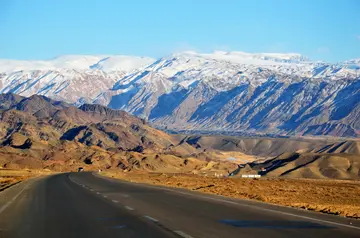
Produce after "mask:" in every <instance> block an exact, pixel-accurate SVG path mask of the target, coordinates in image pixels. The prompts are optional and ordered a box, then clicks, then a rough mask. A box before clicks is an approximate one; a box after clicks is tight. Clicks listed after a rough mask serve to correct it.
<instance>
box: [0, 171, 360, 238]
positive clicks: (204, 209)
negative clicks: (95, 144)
mask: <svg viewBox="0 0 360 238" xmlns="http://www.w3.org/2000/svg"><path fill="white" fill-rule="evenodd" d="M0 237H1V238H12V237H15V238H17V237H21V238H23V237H36V238H43V237H44V238H45V237H46V238H53V237H54V238H56V237H61V238H64V237H66V238H70V237H76V238H79V237H89V238H93V237H101V238H106V237H125V238H126V237H141V238H146V237H159V238H162V237H185V238H191V237H193V238H201V237H203V238H222V237H224V238H225V237H226V238H227V237H291V238H296V237H301V238H306V237H319V238H320V237H326V238H329V237H360V221H356V220H351V219H346V218H342V217H337V216H331V215H324V214H319V213H314V212H309V211H304V210H298V209H292V208H286V207H281V206H275V205H269V204H265V203H259V202H254V201H245V200H239V199H231V198H224V197H220V196H215V195H205V194H201V193H197V192H191V191H187V190H182V189H172V188H164V187H154V186H149V185H142V184H133V183H128V182H122V181H118V180H113V179H109V178H103V177H101V176H99V175H96V174H92V173H69V174H59V175H54V176H50V177H46V178H42V179H33V180H29V181H26V182H23V183H20V184H17V185H15V186H13V187H11V188H9V189H7V190H5V191H3V192H0Z"/></svg>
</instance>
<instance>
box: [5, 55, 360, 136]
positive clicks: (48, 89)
mask: <svg viewBox="0 0 360 238" xmlns="http://www.w3.org/2000/svg"><path fill="white" fill-rule="evenodd" d="M77 57H80V58H81V60H79V61H81V62H83V61H82V60H83V58H82V57H81V56H71V57H66V56H65V57H63V62H62V65H67V66H68V67H69V68H67V69H64V68H62V69H56V70H55V71H54V70H45V71H42V70H27V71H26V70H24V71H16V72H10V73H9V72H3V73H1V67H0V92H2V93H6V92H12V93H17V94H20V95H23V96H31V95H33V94H40V95H46V96H49V97H51V98H54V99H56V100H65V101H67V102H68V103H71V104H74V105H78V106H79V105H82V104H86V103H95V104H101V105H105V106H109V107H111V108H113V109H121V110H125V111H127V112H130V113H132V114H134V115H136V116H139V117H141V118H144V119H146V120H149V121H150V122H151V123H152V124H153V125H154V126H156V127H159V128H166V129H171V130H175V131H176V130H178V131H181V130H203V131H239V132H249V133H260V134H261V133H263V134H276V135H280V136H323V135H326V136H338V137H359V136H360V122H359V121H360V119H359V118H360V103H359V102H360V100H359V98H360V92H359V88H360V77H359V76H360V63H359V62H360V61H359V60H356V59H355V60H349V61H345V62H340V63H335V64H330V63H325V62H311V61H310V60H309V59H307V58H306V57H304V56H302V55H299V54H272V53H262V54H261V53H259V54H250V53H244V52H220V51H218V52H214V53H206V54H202V53H196V52H189V51H188V52H181V53H174V54H171V55H168V56H166V57H163V58H160V59H158V60H155V59H151V60H150V59H147V58H144V61H142V62H144V64H143V65H142V66H141V67H138V68H135V69H132V70H130V71H126V70H123V71H118V70H115V71H111V70H110V71H108V70H106V69H105V68H106V67H105V68H104V67H103V66H102V62H105V63H106V62H107V61H108V60H109V59H110V58H111V57H110V58H109V57H106V56H101V57H98V58H96V57H95V58H96V59H94V60H92V61H91V62H90V61H89V62H88V64H86V67H85V66H84V67H85V68H86V69H85V70H74V69H73V68H76V67H77V66H76V63H74V62H76V61H77ZM87 57H88V58H91V56H87ZM102 57H103V58H102ZM119 57H120V56H119ZM115 58H116V57H115ZM120 58H121V57H120ZM125 58H126V57H125ZM60 59H61V58H60ZM136 59H138V58H136ZM140 59H141V58H140ZM96 60H97V61H96ZM126 60H129V62H130V63H131V62H133V61H134V60H133V59H132V58H131V57H129V58H126ZM126 60H125V61H126ZM95 61H96V62H95ZM135 61H136V60H135ZM67 62H68V64H67ZM94 62H95V63H94ZM79 64H82V63H79ZM122 64H125V63H124V61H122V60H120V61H119V65H122ZM72 65H74V66H72ZM114 65H116V62H115V63H114ZM0 66H1V63H0ZM71 67H72V68H71ZM110 68H111V67H110Z"/></svg>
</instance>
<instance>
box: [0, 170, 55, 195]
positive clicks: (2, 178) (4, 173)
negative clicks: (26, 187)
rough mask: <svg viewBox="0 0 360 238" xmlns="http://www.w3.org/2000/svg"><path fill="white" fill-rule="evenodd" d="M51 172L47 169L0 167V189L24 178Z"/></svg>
mask: <svg viewBox="0 0 360 238" xmlns="http://www.w3.org/2000/svg"><path fill="white" fill-rule="evenodd" d="M51 173H52V172H50V171H48V170H12V169H0V191H1V190H2V189H4V188H6V187H9V186H11V185H13V184H16V183H18V182H20V181H23V180H25V179H28V178H32V177H36V176H42V175H48V174H51Z"/></svg>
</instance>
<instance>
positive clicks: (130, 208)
mask: <svg viewBox="0 0 360 238" xmlns="http://www.w3.org/2000/svg"><path fill="white" fill-rule="evenodd" d="M125 208H126V209H128V210H130V211H133V210H134V208H132V207H129V206H125Z"/></svg>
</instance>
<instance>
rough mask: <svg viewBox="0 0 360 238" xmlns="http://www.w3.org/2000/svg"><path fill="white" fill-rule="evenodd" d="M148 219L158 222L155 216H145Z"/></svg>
mask: <svg viewBox="0 0 360 238" xmlns="http://www.w3.org/2000/svg"><path fill="white" fill-rule="evenodd" d="M144 217H145V218H146V219H148V220H150V221H153V222H158V220H156V219H155V218H153V217H151V216H144Z"/></svg>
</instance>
